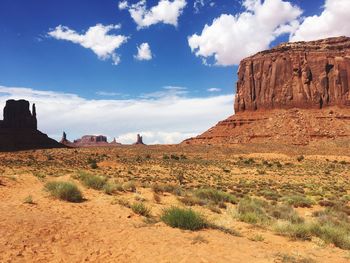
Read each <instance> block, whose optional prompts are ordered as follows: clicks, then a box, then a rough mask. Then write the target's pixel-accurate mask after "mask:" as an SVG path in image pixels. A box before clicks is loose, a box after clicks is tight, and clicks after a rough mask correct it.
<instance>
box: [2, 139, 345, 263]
mask: <svg viewBox="0 0 350 263" xmlns="http://www.w3.org/2000/svg"><path fill="white" fill-rule="evenodd" d="M84 176H85V177H84ZM88 176H91V178H93V179H94V178H95V177H96V176H98V178H99V179H101V180H102V181H103V185H96V184H91V183H87V182H86V181H84V180H83V179H82V178H87V177H88ZM94 176H95V177H94ZM89 178H90V177H89ZM95 179H96V178H95ZM349 179H350V143H349V141H334V142H331V143H323V142H322V143H317V144H310V145H309V146H285V145H240V146H238V145H237V146H232V147H214V146H195V147H194V146H181V145H177V146H171V145H169V146H166V145H164V146H120V147H119V146H118V147H113V148H84V149H52V150H35V151H23V152H15V153H0V262H241V263H242V262H304V263H306V262H350V234H349V233H350V219H349V215H350V203H349V202H350V180H349ZM101 180H100V181H101ZM51 181H68V182H73V183H74V184H76V185H77V186H78V187H79V189H80V190H81V192H82V194H83V196H84V200H83V202H79V203H72V202H67V201H63V200H59V199H57V198H54V197H52V196H51V195H50V192H48V191H46V190H45V189H44V188H45V185H46V184H47V183H48V182H51ZM94 188H95V189H94ZM138 205H139V206H138ZM140 206H141V207H142V208H144V209H143V210H142V209H137V207H140ZM174 206H175V207H181V208H191V209H192V210H193V211H196V212H198V213H199V214H200V215H201V216H202V217H203V218H205V220H206V222H208V224H207V225H206V227H204V228H203V229H201V230H196V231H191V230H182V229H179V228H173V227H171V226H168V225H167V224H165V223H164V222H163V221H162V220H161V216H162V214H163V213H164V210H165V209H167V208H169V207H174Z"/></svg>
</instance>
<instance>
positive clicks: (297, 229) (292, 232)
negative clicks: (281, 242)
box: [274, 222, 313, 240]
mask: <svg viewBox="0 0 350 263" xmlns="http://www.w3.org/2000/svg"><path fill="white" fill-rule="evenodd" d="M312 228H313V226H312V225H311V224H306V223H296V224H293V223H290V222H278V223H277V224H276V225H275V226H274V230H275V231H276V233H277V234H279V235H282V236H288V237H290V238H292V239H301V240H310V239H311V237H312Z"/></svg>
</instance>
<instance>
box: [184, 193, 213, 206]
mask: <svg viewBox="0 0 350 263" xmlns="http://www.w3.org/2000/svg"><path fill="white" fill-rule="evenodd" d="M179 200H180V202H181V203H183V204H184V205H188V206H194V205H200V206H204V205H207V203H208V202H207V200H203V199H201V198H199V197H197V196H193V195H186V196H184V197H181V198H179Z"/></svg>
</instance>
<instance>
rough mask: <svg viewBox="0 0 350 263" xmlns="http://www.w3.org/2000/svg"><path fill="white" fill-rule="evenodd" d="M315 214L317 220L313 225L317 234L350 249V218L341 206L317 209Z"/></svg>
mask: <svg viewBox="0 0 350 263" xmlns="http://www.w3.org/2000/svg"><path fill="white" fill-rule="evenodd" d="M313 216H315V217H316V220H317V224H315V226H314V227H313V234H314V235H315V236H317V237H319V238H321V239H322V240H324V241H325V242H327V243H333V244H334V245H335V246H337V247H339V248H342V249H350V235H349V233H350V218H349V217H348V215H347V214H346V213H344V212H343V211H341V207H332V208H327V209H325V210H323V211H316V212H314V213H313Z"/></svg>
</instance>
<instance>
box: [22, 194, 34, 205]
mask: <svg viewBox="0 0 350 263" xmlns="http://www.w3.org/2000/svg"><path fill="white" fill-rule="evenodd" d="M23 203H25V204H30V205H33V204H35V202H34V201H33V197H32V196H31V195H28V196H27V197H26V198H24V200H23Z"/></svg>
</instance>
